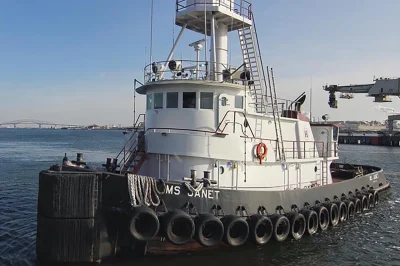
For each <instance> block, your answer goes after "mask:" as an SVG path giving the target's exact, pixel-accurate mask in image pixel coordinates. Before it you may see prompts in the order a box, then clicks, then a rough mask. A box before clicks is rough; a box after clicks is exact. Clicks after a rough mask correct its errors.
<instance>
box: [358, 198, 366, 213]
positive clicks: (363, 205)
mask: <svg viewBox="0 0 400 266" xmlns="http://www.w3.org/2000/svg"><path fill="white" fill-rule="evenodd" d="M357 198H358V199H359V200H360V201H361V212H364V211H367V210H368V198H367V196H365V195H363V194H358V195H357Z"/></svg>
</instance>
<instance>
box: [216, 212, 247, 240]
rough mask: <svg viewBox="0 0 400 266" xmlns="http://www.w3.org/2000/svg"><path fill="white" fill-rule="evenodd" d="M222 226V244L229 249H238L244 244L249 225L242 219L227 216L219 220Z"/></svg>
mask: <svg viewBox="0 0 400 266" xmlns="http://www.w3.org/2000/svg"><path fill="white" fill-rule="evenodd" d="M221 221H222V223H223V224H224V229H225V230H224V238H223V240H224V242H225V243H226V244H228V245H229V246H231V247H238V246H241V245H243V244H245V243H246V241H247V239H248V237H249V225H248V224H247V222H246V220H245V219H244V218H242V217H237V216H235V215H227V216H225V217H224V218H222V219H221Z"/></svg>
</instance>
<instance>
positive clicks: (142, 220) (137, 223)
mask: <svg viewBox="0 0 400 266" xmlns="http://www.w3.org/2000/svg"><path fill="white" fill-rule="evenodd" d="M159 229H160V222H159V220H158V217H157V214H156V213H155V211H153V210H152V209H150V208H149V207H146V206H140V207H135V208H133V211H132V214H131V217H130V222H129V231H130V232H131V235H132V237H133V238H134V239H135V240H137V241H149V240H150V239H152V238H154V237H155V236H156V235H157V234H158V231H159Z"/></svg>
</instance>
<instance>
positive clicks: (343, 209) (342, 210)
mask: <svg viewBox="0 0 400 266" xmlns="http://www.w3.org/2000/svg"><path fill="white" fill-rule="evenodd" d="M336 204H337V205H338V209H339V221H340V222H341V223H343V222H345V221H347V217H348V215H349V213H348V209H347V205H346V204H345V203H344V202H342V201H339V202H337V203H336Z"/></svg>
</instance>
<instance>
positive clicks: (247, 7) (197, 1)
mask: <svg viewBox="0 0 400 266" xmlns="http://www.w3.org/2000/svg"><path fill="white" fill-rule="evenodd" d="M184 2H186V4H184ZM196 5H202V6H204V5H211V6H217V5H218V6H222V7H225V8H228V9H229V10H230V11H234V12H236V13H238V14H239V15H240V16H244V17H246V18H248V19H251V17H252V11H251V3H250V2H248V1H246V0H240V4H238V3H235V1H230V4H229V5H227V4H225V3H224V2H221V0H218V2H217V1H213V2H206V1H204V0H194V1H193V3H192V4H189V5H188V4H187V0H176V12H179V11H182V10H184V9H186V8H188V7H191V6H196Z"/></svg>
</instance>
